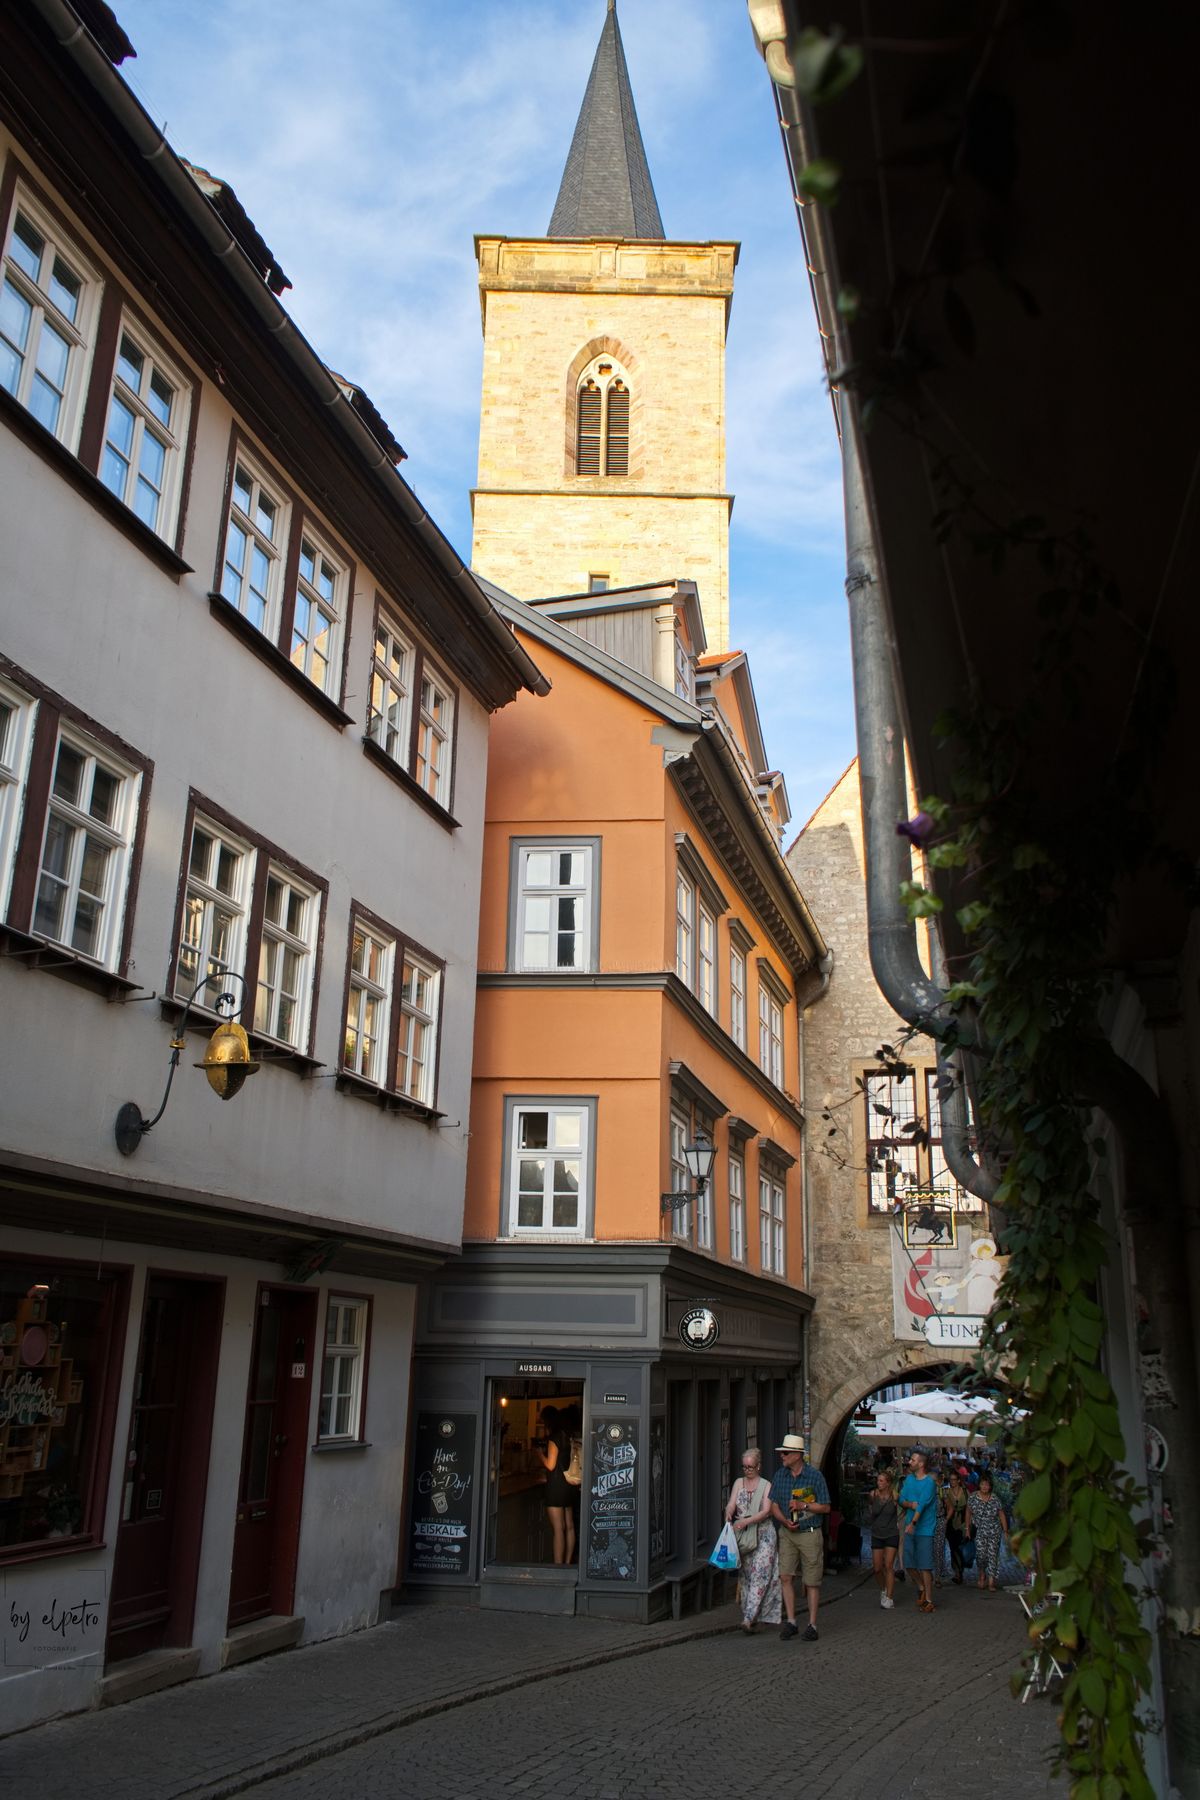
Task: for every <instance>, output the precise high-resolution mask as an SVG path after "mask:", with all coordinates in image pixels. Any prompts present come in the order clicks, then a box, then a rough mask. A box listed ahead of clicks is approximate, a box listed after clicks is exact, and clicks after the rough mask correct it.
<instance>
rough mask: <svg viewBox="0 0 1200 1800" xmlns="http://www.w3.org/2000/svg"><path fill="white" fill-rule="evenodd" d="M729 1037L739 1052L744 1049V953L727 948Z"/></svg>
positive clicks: (738, 949) (739, 948)
mask: <svg viewBox="0 0 1200 1800" xmlns="http://www.w3.org/2000/svg"><path fill="white" fill-rule="evenodd" d="M729 1035H730V1037H731V1038H732V1039H733V1041H734V1043H735V1044H736V1045H737V1047H738V1049H739V1050H744V1049H745V1048H746V952H745V951H744V950H743V949H742V948H741V946H740V945H738V944H733V943H731V944H730V946H729Z"/></svg>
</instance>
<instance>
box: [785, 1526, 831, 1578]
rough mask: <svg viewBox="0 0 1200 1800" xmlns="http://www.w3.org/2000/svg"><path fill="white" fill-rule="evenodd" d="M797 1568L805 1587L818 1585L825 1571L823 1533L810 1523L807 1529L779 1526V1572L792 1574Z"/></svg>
mask: <svg viewBox="0 0 1200 1800" xmlns="http://www.w3.org/2000/svg"><path fill="white" fill-rule="evenodd" d="M797 1569H799V1570H800V1572H801V1574H802V1576H803V1580H804V1585H805V1587H820V1585H821V1577H822V1575H824V1573H825V1534H824V1532H823V1531H821V1530H820V1529H819V1528H817V1529H814V1528H813V1527H812V1526H811V1525H810V1526H809V1528H808V1529H807V1531H789V1530H788V1529H787V1527H786V1525H781V1526H780V1527H779V1573H780V1574H781V1575H794V1574H795V1573H796V1570H797Z"/></svg>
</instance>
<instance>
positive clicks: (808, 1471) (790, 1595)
mask: <svg viewBox="0 0 1200 1800" xmlns="http://www.w3.org/2000/svg"><path fill="white" fill-rule="evenodd" d="M775 1448H776V1451H777V1453H778V1455H779V1457H780V1459H781V1460H782V1463H783V1467H782V1468H781V1469H780V1470H779V1471H778V1473H777V1474H776V1476H775V1479H774V1481H773V1482H772V1483H771V1516H772V1518H773V1519H774V1520H775V1522H776V1524H777V1525H778V1526H779V1585H780V1587H781V1588H782V1589H783V1609H784V1611H785V1612H786V1614H787V1618H786V1619H785V1621H784V1624H783V1629H782V1631H781V1632H780V1633H779V1635H780V1637H781V1638H784V1639H785V1640H786V1639H788V1638H794V1637H795V1636H796V1635H797V1633H798V1632H799V1630H800V1627H799V1626H798V1625H797V1623H796V1571H797V1569H798V1570H799V1571H800V1574H801V1578H802V1580H803V1582H804V1592H805V1594H806V1596H807V1599H808V1624H807V1626H806V1627H805V1630H804V1637H805V1640H806V1641H807V1642H808V1643H815V1641H816V1637H817V1608H818V1606H819V1605H820V1604H821V1577H822V1576H823V1575H824V1573H825V1534H824V1532H823V1530H822V1528H821V1518H822V1515H823V1514H824V1513H827V1512H828V1511H829V1489H828V1488H827V1487H826V1485H825V1477H824V1476H823V1475H822V1473H821V1471H820V1469H814V1468H813V1466H812V1464H811V1463H810V1462H809V1461H808V1460H807V1458H806V1456H805V1451H804V1439H803V1438H802V1437H798V1436H797V1435H796V1433H795V1432H794V1431H789V1432H788V1433H787V1434H786V1436H785V1437H784V1440H783V1442H782V1444H777V1445H776V1446H775Z"/></svg>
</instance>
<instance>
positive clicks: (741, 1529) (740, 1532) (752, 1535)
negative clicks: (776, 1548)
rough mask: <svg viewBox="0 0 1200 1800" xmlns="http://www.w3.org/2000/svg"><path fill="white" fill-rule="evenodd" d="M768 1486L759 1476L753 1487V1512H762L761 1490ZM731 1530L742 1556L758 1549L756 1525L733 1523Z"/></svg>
mask: <svg viewBox="0 0 1200 1800" xmlns="http://www.w3.org/2000/svg"><path fill="white" fill-rule="evenodd" d="M769 1486H770V1483H769V1482H767V1481H764V1480H763V1478H762V1477H761V1476H760V1477H759V1479H758V1481H757V1483H756V1485H755V1488H754V1500H753V1506H754V1510H755V1512H761V1511H762V1506H763V1489H764V1488H768V1487H769ZM733 1529H734V1535H735V1536H736V1538H737V1547H738V1549H739V1550H740V1551H741V1553H742V1555H743V1556H750V1555H751V1554H752V1553H753V1552H754V1551H755V1550H757V1549H758V1526H757V1525H738V1524H737V1523H736V1522H735V1523H734V1527H733Z"/></svg>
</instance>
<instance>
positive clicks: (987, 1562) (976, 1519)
mask: <svg viewBox="0 0 1200 1800" xmlns="http://www.w3.org/2000/svg"><path fill="white" fill-rule="evenodd" d="M1003 1510H1004V1509H1003V1507H1002V1505H1001V1502H1000V1496H999V1495H998V1494H988V1495H987V1496H986V1497H984V1498H981V1497H980V1495H978V1494H972V1495H971V1525H972V1527H973V1529H974V1532H975V1570H976V1573H977V1574H978V1576H979V1579H980V1581H984V1580H987V1581H995V1579H996V1576H997V1575H998V1573H999V1571H1000V1514H1001V1512H1002V1511H1003Z"/></svg>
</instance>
